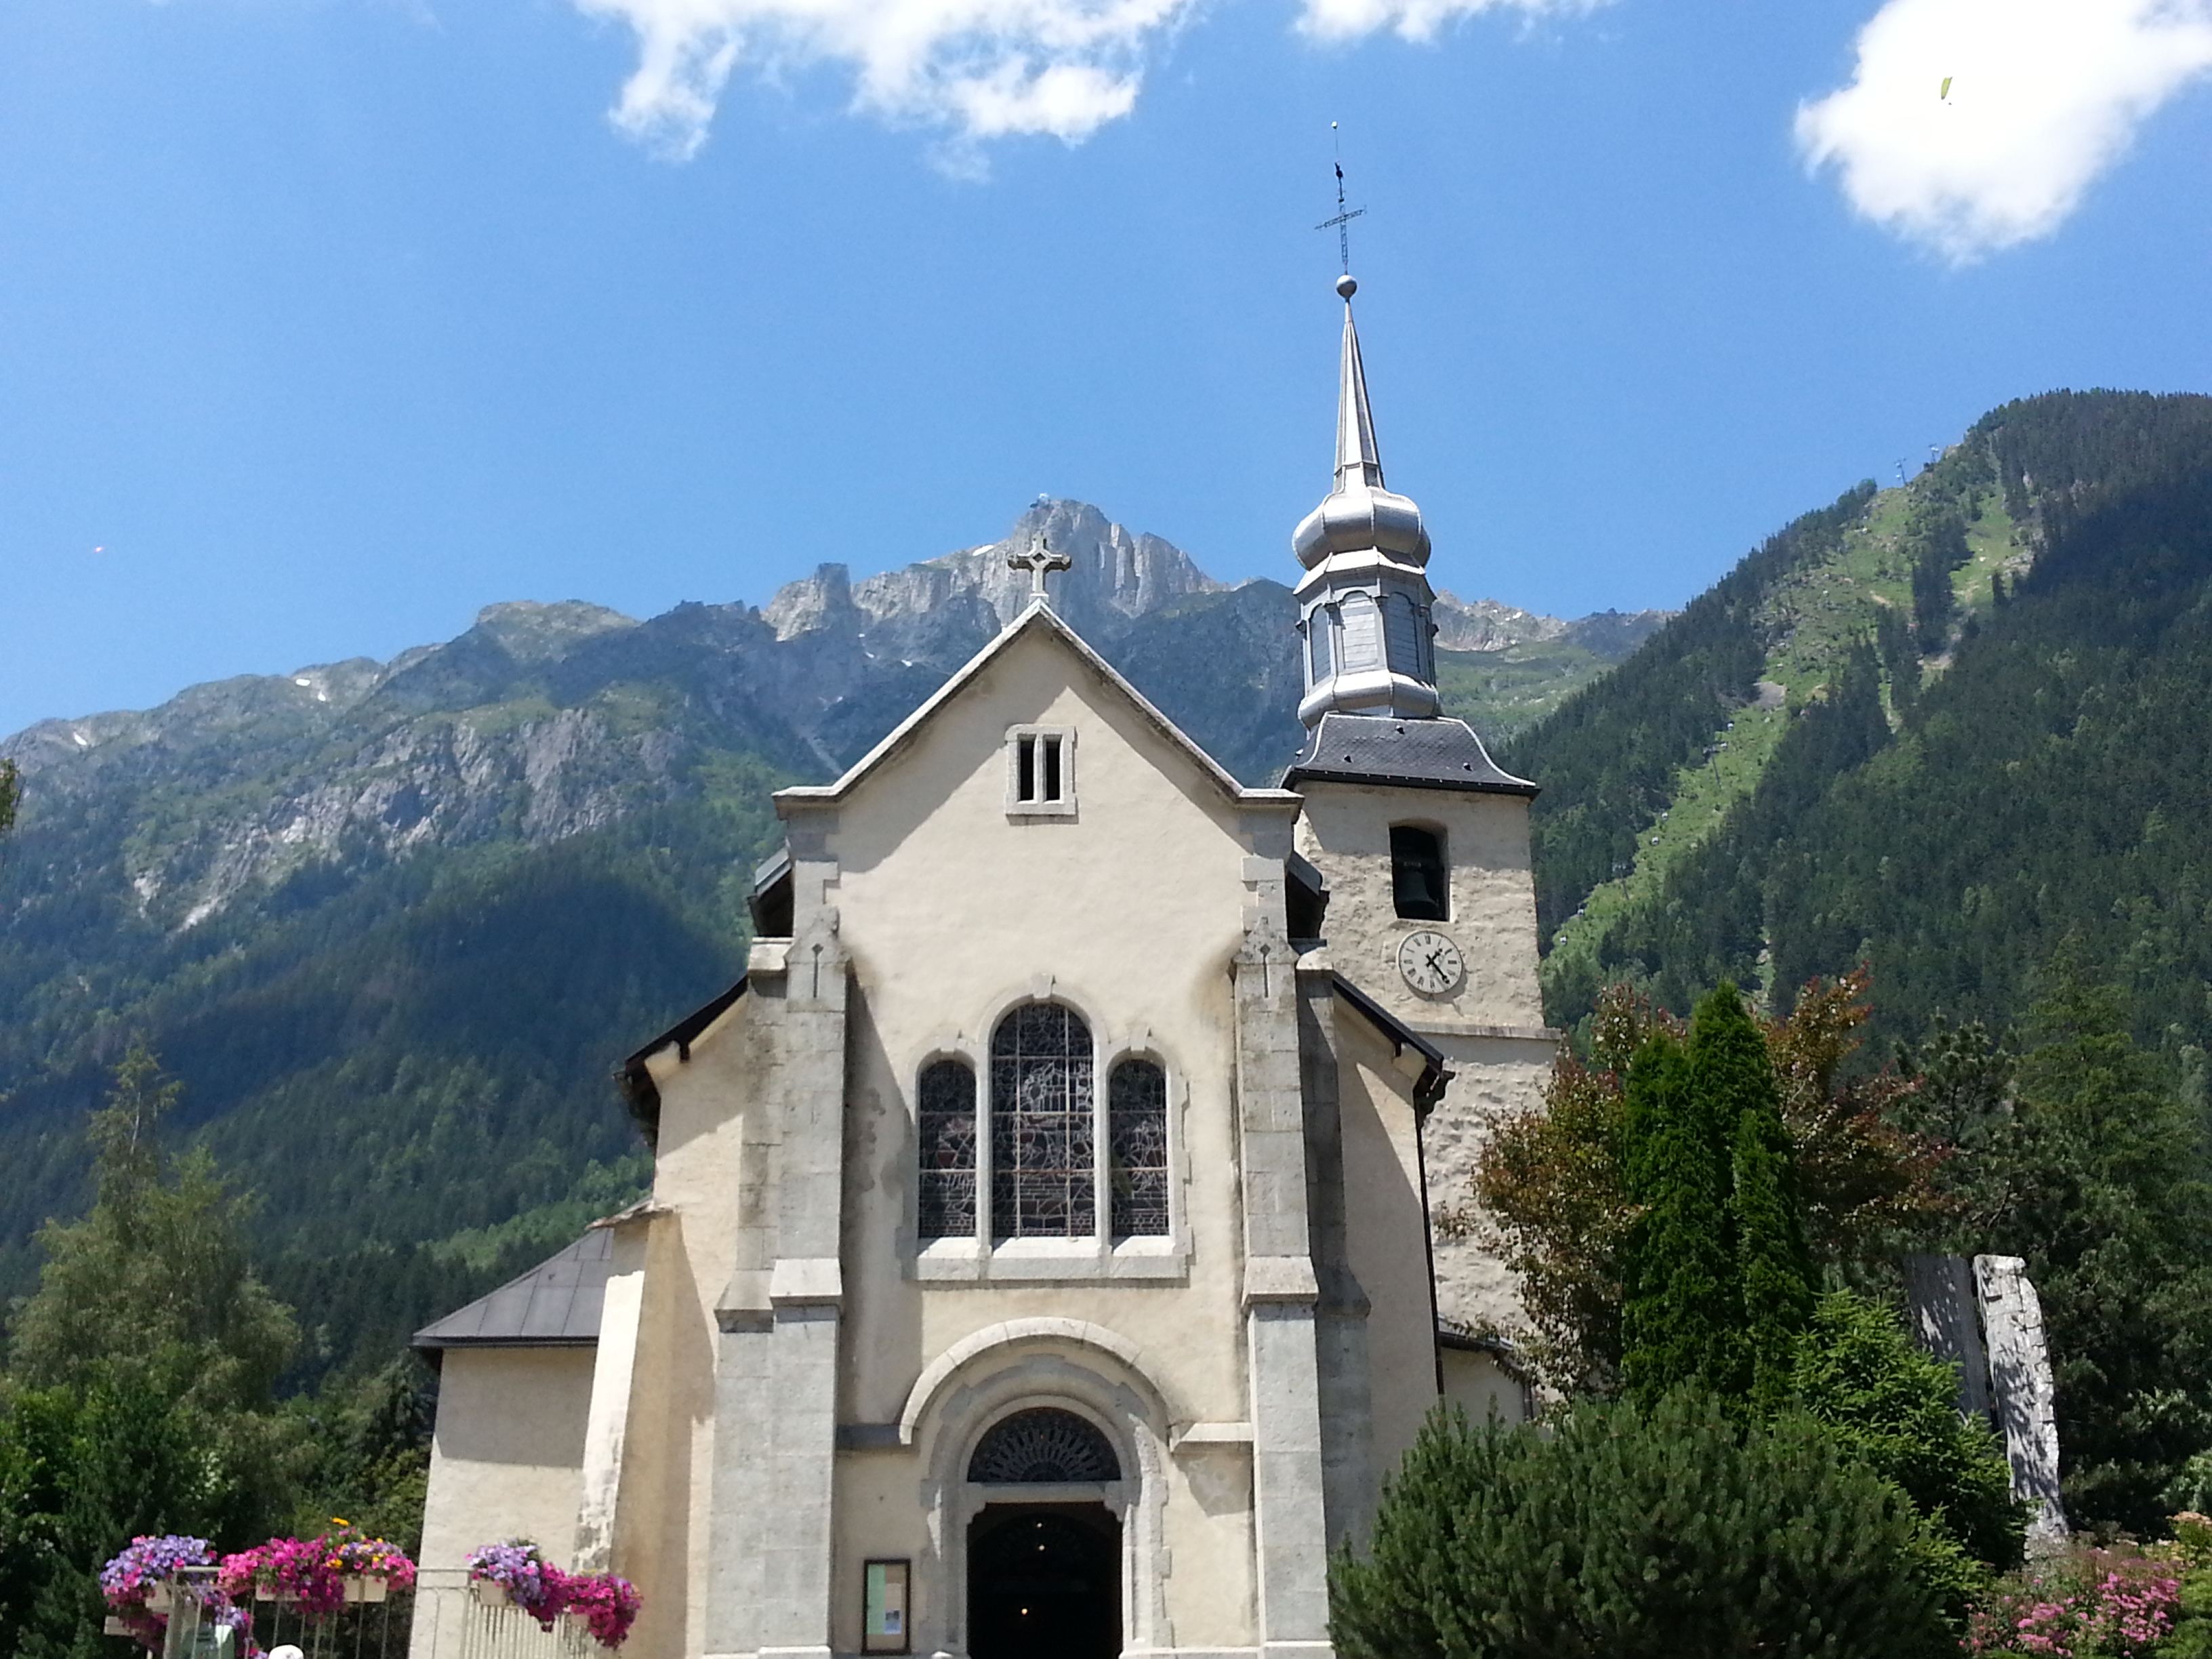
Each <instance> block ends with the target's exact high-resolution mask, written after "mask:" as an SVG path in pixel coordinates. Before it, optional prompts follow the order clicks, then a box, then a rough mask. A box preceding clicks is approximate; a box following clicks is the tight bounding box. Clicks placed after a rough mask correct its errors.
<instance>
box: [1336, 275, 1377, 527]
mask: <svg viewBox="0 0 2212 1659" xmlns="http://www.w3.org/2000/svg"><path fill="white" fill-rule="evenodd" d="M1358 289H1359V284H1358V283H1355V282H1354V281H1352V277H1351V275H1350V274H1349V273H1348V272H1347V273H1346V275H1344V276H1340V277H1338V278H1337V279H1336V291H1337V292H1338V293H1339V294H1341V295H1343V296H1344V366H1343V368H1342V369H1341V370H1340V373H1339V375H1338V380H1337V392H1336V487H1337V489H1340V490H1341V489H1343V488H1344V487H1345V485H1346V483H1349V482H1353V481H1357V482H1358V483H1364V484H1365V485H1366V486H1367V487H1368V488H1369V489H1382V488H1383V454H1382V452H1381V451H1380V450H1378V449H1376V447H1375V411H1374V410H1371V409H1370V408H1369V407H1368V406H1367V368H1366V365H1365V364H1364V363H1362V362H1360V361H1359V330H1358V327H1357V326H1356V325H1354V324H1353V322H1352V295H1354V294H1355V293H1357V292H1358Z"/></svg>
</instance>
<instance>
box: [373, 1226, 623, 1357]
mask: <svg viewBox="0 0 2212 1659" xmlns="http://www.w3.org/2000/svg"><path fill="white" fill-rule="evenodd" d="M614 1243H615V1237H614V1231H613V1230H612V1229H611V1228H607V1227H594V1228H593V1229H592V1231H589V1232H587V1233H586V1234H585V1235H584V1236H583V1237H581V1238H580V1239H578V1240H577V1241H576V1242H575V1243H574V1244H571V1245H570V1246H568V1249H565V1250H562V1251H561V1252H560V1253H559V1254H558V1255H550V1256H548V1257H547V1258H546V1259H545V1260H544V1261H541V1262H539V1263H538V1265H537V1266H536V1267H532V1269H531V1270H530V1271H529V1272H528V1273H525V1274H523V1275H522V1276H521V1277H520V1279H509V1280H507V1283H506V1284H504V1285H501V1286H500V1287H499V1288H498V1289H497V1290H495V1291H493V1292H492V1293H491V1294H490V1295H489V1296H480V1297H477V1299H476V1300H475V1301H473V1302H471V1303H470V1304H469V1305H468V1306H467V1307H465V1308H463V1309H461V1310H459V1312H456V1313H449V1314H447V1316H445V1317H444V1318H443V1319H441V1320H439V1321H438V1322H436V1323H435V1324H430V1325H425V1326H424V1327H423V1328H422V1329H421V1330H419V1331H417V1332H416V1333H415V1341H414V1346H416V1347H417V1348H427V1349H440V1348H588V1347H591V1346H594V1345H595V1344H597V1342H598V1341H599V1310H600V1308H601V1306H602V1305H603V1304H605V1301H606V1295H607V1273H608V1272H609V1270H610V1269H611V1267H612V1266H613V1263H614Z"/></svg>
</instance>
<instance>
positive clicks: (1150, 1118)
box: [1106, 1060, 1168, 1238]
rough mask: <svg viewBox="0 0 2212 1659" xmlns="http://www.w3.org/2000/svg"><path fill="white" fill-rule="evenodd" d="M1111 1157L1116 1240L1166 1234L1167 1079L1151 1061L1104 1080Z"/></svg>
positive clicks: (1129, 1064)
mask: <svg viewBox="0 0 2212 1659" xmlns="http://www.w3.org/2000/svg"><path fill="white" fill-rule="evenodd" d="M1106 1129H1107V1137H1108V1142H1109V1146H1110V1147H1111V1149H1112V1152H1113V1163H1112V1166H1111V1168H1112V1178H1113V1182H1114V1237H1116V1238H1134V1237H1139V1235H1141V1234H1146V1233H1164V1232H1165V1231H1167V1230H1168V1079H1167V1073H1164V1072H1163V1071H1161V1070H1160V1068H1159V1067H1158V1066H1155V1065H1153V1064H1152V1061H1151V1060H1123V1061H1122V1062H1121V1064H1120V1065H1118V1066H1115V1068H1114V1071H1113V1074H1112V1075H1111V1076H1110V1077H1109V1078H1108V1079H1107V1080H1106Z"/></svg>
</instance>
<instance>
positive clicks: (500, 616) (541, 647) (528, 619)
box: [476, 599, 637, 662]
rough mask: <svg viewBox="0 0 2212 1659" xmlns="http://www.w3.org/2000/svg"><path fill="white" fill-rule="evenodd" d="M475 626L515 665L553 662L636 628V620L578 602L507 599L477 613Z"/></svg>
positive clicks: (604, 608) (580, 600) (599, 606)
mask: <svg viewBox="0 0 2212 1659" xmlns="http://www.w3.org/2000/svg"><path fill="white" fill-rule="evenodd" d="M476 625H477V631H478V632H480V633H483V634H485V635H489V637H490V638H491V639H492V640H493V641H495V643H496V644H497V645H498V646H499V647H500V648H501V650H503V651H505V652H506V653H507V655H508V656H510V657H512V658H513V659H515V661H517V662H557V661H558V660H560V659H562V657H565V656H567V655H568V653H569V652H570V651H571V650H573V649H574V647H576V646H578V645H580V644H581V643H582V642H583V641H586V640H588V639H592V638H594V637H596V636H597V635H601V634H609V633H612V632H613V631H614V630H616V629H621V628H635V627H636V626H637V618H635V617H625V616H624V615H623V613H622V612H621V611H610V610H608V609H607V608H606V606H605V605H590V604H586V602H585V601H584V600H582V599H561V600H556V601H555V602H554V603H552V604H550V605H547V604H542V603H540V602H539V601H538V600H536V599H509V600H507V601H506V602H505V603H503V604H501V605H486V606H485V607H484V608H483V610H481V611H477V622H476Z"/></svg>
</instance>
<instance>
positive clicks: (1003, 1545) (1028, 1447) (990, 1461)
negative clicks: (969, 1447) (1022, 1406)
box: [968, 1406, 1121, 1659]
mask: <svg viewBox="0 0 2212 1659" xmlns="http://www.w3.org/2000/svg"><path fill="white" fill-rule="evenodd" d="M968 1480H969V1489H970V1490H971V1491H973V1492H975V1494H976V1496H978V1497H979V1498H981V1499H982V1508H981V1510H978V1511H976V1512H975V1520H974V1521H973V1522H970V1523H969V1528H968V1651H969V1656H970V1659H1115V1656H1117V1655H1119V1654H1120V1653H1121V1517H1120V1516H1118V1515H1116V1514H1115V1511H1114V1510H1113V1509H1111V1508H1109V1506H1108V1504H1107V1503H1106V1502H1105V1501H1104V1500H1105V1499H1106V1498H1108V1497H1109V1496H1110V1495H1111V1493H1112V1492H1113V1490H1114V1487H1115V1483H1117V1482H1119V1481H1120V1480H1121V1458H1120V1455H1118V1454H1117V1453H1116V1452H1115V1449H1114V1443H1113V1442H1112V1441H1110V1440H1109V1439H1108V1438H1107V1437H1106V1435H1105V1433H1104V1432H1103V1431H1102V1430H1101V1429H1100V1428H1099V1427H1098V1425H1097V1424H1095V1423H1092V1422H1091V1421H1090V1420H1089V1419H1086V1418H1083V1417H1079V1416H1077V1415H1076V1414H1075V1413H1073V1412H1071V1411H1064V1410H1061V1409H1060V1407H1054V1406H1032V1407H1029V1408H1028V1409H1026V1410H1024V1411H1017V1412H1015V1413H1012V1414H1011V1415H1010V1416H1006V1417H1002V1418H1000V1419H999V1420H998V1421H997V1422H996V1423H994V1424H993V1425H991V1426H990V1428H989V1429H988V1430H987V1431H985V1433H984V1435H983V1437H982V1438H981V1440H979V1441H977V1442H976V1443H975V1451H974V1453H973V1454H972V1455H970V1456H969V1460H968Z"/></svg>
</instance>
